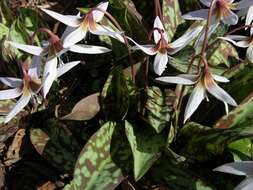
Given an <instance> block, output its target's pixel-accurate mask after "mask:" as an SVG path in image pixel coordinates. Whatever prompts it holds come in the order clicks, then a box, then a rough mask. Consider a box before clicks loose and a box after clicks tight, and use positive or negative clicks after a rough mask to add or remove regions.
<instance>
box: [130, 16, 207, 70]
mask: <svg viewBox="0 0 253 190" xmlns="http://www.w3.org/2000/svg"><path fill="white" fill-rule="evenodd" d="M201 29H202V26H198V27H196V28H193V29H191V30H189V31H188V32H186V33H185V34H184V35H183V36H181V37H180V38H179V39H177V40H175V41H174V42H172V43H169V42H168V37H167V35H166V33H165V32H164V27H163V24H162V22H161V20H160V18H159V17H156V19H155V21H154V32H153V36H154V41H155V43H156V44H149V45H140V44H138V43H137V42H135V41H134V40H133V39H131V38H128V39H129V40H131V41H132V42H133V43H134V44H135V45H136V46H134V47H133V49H140V50H142V51H143V52H144V53H146V54H148V55H156V56H155V60H154V71H155V73H156V74H158V75H161V74H162V73H163V72H164V70H165V69H166V65H167V63H168V54H169V55H173V54H175V53H177V52H178V51H180V50H181V49H183V48H184V47H185V46H186V45H187V44H188V43H190V41H191V40H192V39H193V38H194V37H195V36H196V35H197V34H198V33H199V32H200V31H201Z"/></svg>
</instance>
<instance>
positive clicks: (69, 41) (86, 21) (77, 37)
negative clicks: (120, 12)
mask: <svg viewBox="0 0 253 190" xmlns="http://www.w3.org/2000/svg"><path fill="white" fill-rule="evenodd" d="M96 8H97V9H96ZM107 8H108V2H104V3H100V4H99V5H97V6H96V7H95V8H94V9H92V8H91V9H90V11H88V13H87V14H86V15H84V16H80V14H78V15H62V14H59V13H57V12H54V11H51V10H47V9H42V10H43V11H44V12H45V13H46V14H48V15H50V16H51V17H53V18H55V19H56V20H58V21H60V22H62V23H64V24H66V25H67V26H69V28H68V33H67V34H68V35H66V34H65V35H66V37H65V38H64V44H65V47H69V46H72V45H73V44H76V43H78V42H79V41H81V40H82V39H84V38H85V37H86V34H87V32H90V33H92V34H95V35H107V36H110V37H113V38H116V39H118V40H119V41H121V42H124V39H123V37H122V36H121V34H120V33H119V32H115V31H114V30H113V29H111V28H109V27H107V26H105V25H102V24H99V22H100V21H101V20H102V19H103V17H104V12H105V11H106V10H107ZM98 9H100V10H101V11H99V10H98ZM102 11H104V12H102Z"/></svg>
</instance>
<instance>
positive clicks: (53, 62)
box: [42, 57, 58, 98]
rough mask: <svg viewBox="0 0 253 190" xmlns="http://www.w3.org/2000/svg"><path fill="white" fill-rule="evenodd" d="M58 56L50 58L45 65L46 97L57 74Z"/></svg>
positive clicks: (44, 92)
mask: <svg viewBox="0 0 253 190" xmlns="http://www.w3.org/2000/svg"><path fill="white" fill-rule="evenodd" d="M57 63H58V60H57V57H54V58H52V59H50V60H48V61H47V62H46V64H45V67H44V73H43V84H44V85H43V87H42V88H43V95H44V98H45V97H46V95H47V93H48V92H49V90H50V88H51V86H52V84H53V82H54V80H55V79H56V76H57Z"/></svg>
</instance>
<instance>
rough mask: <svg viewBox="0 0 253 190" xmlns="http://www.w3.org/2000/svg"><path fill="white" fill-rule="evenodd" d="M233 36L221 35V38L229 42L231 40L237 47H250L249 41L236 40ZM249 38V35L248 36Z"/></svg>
mask: <svg viewBox="0 0 253 190" xmlns="http://www.w3.org/2000/svg"><path fill="white" fill-rule="evenodd" d="M242 37H246V36H242ZM232 38H233V36H227V37H219V39H222V40H226V41H228V42H231V43H232V44H234V45H235V46H237V47H241V48H246V47H249V42H248V41H240V42H236V41H234V40H233V39H232ZM246 38H247V37H246Z"/></svg>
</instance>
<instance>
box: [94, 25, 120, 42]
mask: <svg viewBox="0 0 253 190" xmlns="http://www.w3.org/2000/svg"><path fill="white" fill-rule="evenodd" d="M89 31H90V33H92V34H95V35H105V36H110V37H112V38H114V39H116V40H119V41H120V42H122V43H125V40H124V38H123V37H122V35H121V34H122V33H123V32H116V31H114V30H113V29H111V28H109V27H107V26H104V25H101V24H96V25H95V27H94V28H89Z"/></svg>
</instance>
